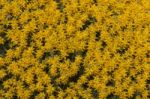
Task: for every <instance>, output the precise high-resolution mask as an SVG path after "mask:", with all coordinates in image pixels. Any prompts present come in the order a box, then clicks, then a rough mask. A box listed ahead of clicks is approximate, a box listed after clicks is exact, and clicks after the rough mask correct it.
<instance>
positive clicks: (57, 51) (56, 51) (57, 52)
mask: <svg viewBox="0 0 150 99" xmlns="http://www.w3.org/2000/svg"><path fill="white" fill-rule="evenodd" d="M53 55H54V56H55V55H58V56H59V55H61V52H60V51H59V50H54V52H53Z"/></svg>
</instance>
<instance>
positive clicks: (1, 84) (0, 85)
mask: <svg viewBox="0 0 150 99" xmlns="http://www.w3.org/2000/svg"><path fill="white" fill-rule="evenodd" d="M3 88H4V86H3V81H2V80H0V89H3Z"/></svg>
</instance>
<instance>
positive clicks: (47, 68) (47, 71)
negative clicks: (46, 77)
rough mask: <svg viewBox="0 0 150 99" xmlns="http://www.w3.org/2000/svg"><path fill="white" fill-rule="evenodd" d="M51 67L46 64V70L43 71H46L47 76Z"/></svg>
mask: <svg viewBox="0 0 150 99" xmlns="http://www.w3.org/2000/svg"><path fill="white" fill-rule="evenodd" d="M49 67H50V66H49V65H48V64H46V66H45V68H44V70H43V71H45V72H46V74H49Z"/></svg>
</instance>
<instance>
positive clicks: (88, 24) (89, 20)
mask: <svg viewBox="0 0 150 99" xmlns="http://www.w3.org/2000/svg"><path fill="white" fill-rule="evenodd" d="M95 22H96V18H94V17H89V19H88V20H87V21H85V23H84V25H83V26H82V28H80V30H81V31H84V30H86V29H87V28H88V27H89V26H90V25H91V24H93V23H95Z"/></svg>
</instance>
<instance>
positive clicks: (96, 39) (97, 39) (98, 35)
mask: <svg viewBox="0 0 150 99" xmlns="http://www.w3.org/2000/svg"><path fill="white" fill-rule="evenodd" d="M95 36H96V38H95V41H99V40H100V36H101V34H100V31H96V35H95Z"/></svg>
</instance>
